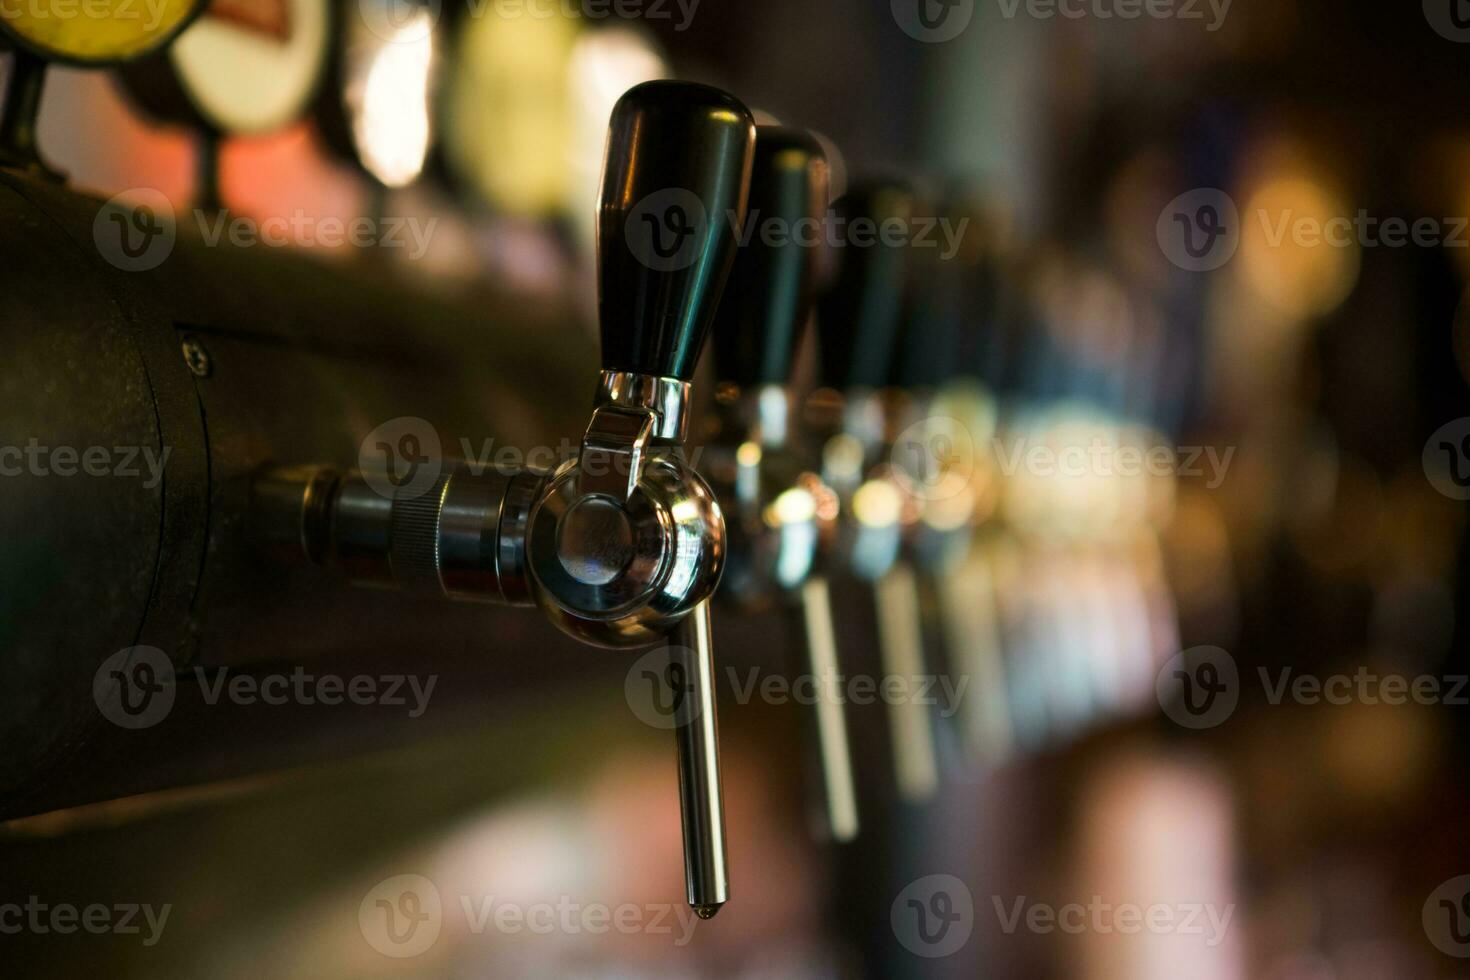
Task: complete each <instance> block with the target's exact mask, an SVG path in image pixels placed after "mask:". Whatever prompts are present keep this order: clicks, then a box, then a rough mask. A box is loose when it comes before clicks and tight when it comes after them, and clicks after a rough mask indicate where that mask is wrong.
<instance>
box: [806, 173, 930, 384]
mask: <svg viewBox="0 0 1470 980" xmlns="http://www.w3.org/2000/svg"><path fill="white" fill-rule="evenodd" d="M916 206H917V205H916V198H915V195H914V192H913V190H912V189H911V188H910V187H909V186H908V185H907V184H904V183H901V182H897V181H882V182H877V183H872V184H867V185H864V186H861V187H857V188H854V189H852V190H850V191H848V193H847V194H846V195H844V196H843V197H842V199H841V200H839V201H838V202H837V204H836V205H834V208H833V210H834V211H835V212H836V220H835V223H834V228H835V229H836V231H838V232H840V234H835V235H834V238H835V239H836V240H837V241H838V243H839V245H838V247H837V248H836V249H835V250H834V251H835V257H836V264H837V274H836V277H835V278H834V280H833V282H832V283H831V286H830V288H829V289H828V290H827V293H826V295H825V296H824V297H823V298H822V304H821V310H820V313H819V319H820V331H821V340H822V357H821V370H822V379H821V380H822V384H823V385H825V386H827V387H829V388H836V389H838V390H839V391H841V390H845V389H848V388H881V387H882V386H883V385H885V384H887V383H888V381H889V378H890V375H891V373H892V370H891V368H892V360H893V346H894V341H895V339H896V335H897V333H898V328H899V324H900V322H901V321H902V319H903V316H904V308H905V304H906V303H907V301H908V295H907V284H908V262H909V252H910V251H911V249H910V247H909V245H908V242H909V241H910V239H911V237H912V236H911V231H912V224H911V220H912V219H913V217H914V215H915V209H916Z"/></svg>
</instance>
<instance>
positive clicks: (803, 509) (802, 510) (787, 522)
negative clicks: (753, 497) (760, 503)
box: [765, 487, 817, 527]
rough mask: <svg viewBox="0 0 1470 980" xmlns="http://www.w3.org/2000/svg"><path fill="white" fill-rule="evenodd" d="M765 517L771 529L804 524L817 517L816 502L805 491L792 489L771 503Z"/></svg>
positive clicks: (797, 488)
mask: <svg viewBox="0 0 1470 980" xmlns="http://www.w3.org/2000/svg"><path fill="white" fill-rule="evenodd" d="M765 516H766V523H767V524H770V525H771V526H772V527H789V526H791V525H793V524H805V523H807V522H809V521H811V520H812V518H814V517H816V516H817V502H816V500H815V499H813V497H812V495H811V494H809V493H807V492H806V491H805V490H802V489H801V488H799V487H792V488H791V489H790V490H787V491H786V492H784V493H782V494H781V495H780V496H778V497H777V498H776V499H775V500H774V501H772V502H771V506H770V507H768V508H766V515H765Z"/></svg>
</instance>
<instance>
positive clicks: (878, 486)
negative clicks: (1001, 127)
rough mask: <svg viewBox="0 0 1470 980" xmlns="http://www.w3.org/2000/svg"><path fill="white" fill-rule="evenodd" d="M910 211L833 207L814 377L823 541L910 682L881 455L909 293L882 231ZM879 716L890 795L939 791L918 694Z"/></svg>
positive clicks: (911, 650) (894, 532)
mask: <svg viewBox="0 0 1470 980" xmlns="http://www.w3.org/2000/svg"><path fill="white" fill-rule="evenodd" d="M918 206H919V205H918V198H917V197H916V195H915V193H914V191H913V190H912V189H911V188H910V187H908V186H907V185H905V184H903V183H899V182H893V181H882V182H876V183H872V184H868V185H865V186H861V187H858V188H854V189H853V190H851V191H849V192H848V194H847V195H846V196H844V197H843V198H842V199H841V200H840V201H838V202H837V205H836V206H835V210H836V212H837V218H838V220H840V221H841V222H843V223H844V226H845V227H846V228H847V229H848V239H849V240H848V242H847V244H846V245H844V246H843V247H842V248H841V249H839V250H838V251H839V252H840V255H839V256H838V268H837V275H836V279H835V282H834V283H833V284H832V287H831V288H830V289H829V290H828V292H827V293H826V295H825V296H824V297H823V299H822V303H821V312H820V322H821V323H820V325H821V330H820V333H821V342H822V356H821V362H822V381H823V384H824V386H825V387H826V389H828V392H829V393H830V394H837V395H840V399H839V400H840V405H841V408H840V422H838V423H837V424H836V425H835V429H836V431H835V433H834V434H833V435H831V436H830V438H828V439H827V441H826V444H825V446H824V447H823V450H822V457H823V459H822V467H823V476H824V478H825V479H826V480H827V482H828V483H829V484H831V485H832V486H833V487H835V488H836V489H837V491H838V493H839V494H840V496H841V498H842V505H843V506H842V513H843V521H842V522H841V526H840V529H839V531H838V533H837V535H836V537H835V540H834V542H833V547H834V549H835V552H836V554H837V555H839V556H840V560H842V561H844V563H845V564H846V565H847V566H848V568H849V570H850V571H851V572H852V574H853V575H854V576H855V577H857V578H858V579H860V580H862V581H864V582H867V583H869V584H870V585H871V587H872V589H873V598H874V603H875V607H876V611H877V617H878V633H879V637H878V639H879V648H880V651H881V654H882V664H883V672H884V674H885V675H887V676H888V677H892V678H898V679H902V680H906V681H910V682H913V681H916V680H917V679H919V678H920V677H922V675H923V674H924V671H925V667H924V653H923V635H922V622H921V620H920V609H919V592H918V586H917V582H916V580H915V577H914V572H913V568H912V566H911V564H910V563H909V562H908V561H906V560H901V557H902V556H901V554H900V547H901V544H902V541H903V526H904V523H905V521H911V520H912V519H913V513H912V501H911V498H910V495H909V494H907V493H906V492H905V489H904V487H903V485H902V482H901V480H900V479H899V477H898V475H897V474H896V473H895V469H894V467H893V466H892V465H891V463H890V462H889V454H890V451H891V444H890V435H891V422H892V421H893V419H892V417H891V416H890V412H889V410H888V409H887V408H886V407H885V397H884V389H885V387H886V386H887V385H888V384H889V382H890V380H891V364H892V358H893V353H894V346H895V343H896V341H897V337H898V333H899V329H900V326H901V324H902V322H903V320H904V317H905V315H906V311H907V310H908V308H909V304H910V300H911V296H910V292H909V276H910V268H909V266H910V261H911V257H910V254H909V253H910V251H911V249H910V248H909V246H908V245H907V243H906V240H905V243H904V244H893V243H892V242H890V241H888V240H887V237H886V235H885V233H884V232H885V229H890V228H892V227H894V226H896V225H902V226H904V227H908V226H909V225H910V224H911V221H912V219H913V218H914V217H915V216H916V213H917V209H918ZM889 722H890V738H891V742H892V750H893V761H894V770H895V774H896V777H897V781H898V788H899V793H900V795H901V796H902V797H903V798H904V799H905V800H907V801H909V802H911V803H919V802H923V801H925V800H927V799H929V798H930V797H932V796H933V794H934V793H935V791H936V790H937V789H938V786H939V765H938V759H937V753H936V749H935V741H934V730H933V722H932V719H931V718H930V717H929V712H928V711H927V709H926V707H925V706H924V705H923V704H921V703H920V702H919V699H918V698H916V697H901V698H898V699H896V701H895V702H894V703H891V704H890V712H889Z"/></svg>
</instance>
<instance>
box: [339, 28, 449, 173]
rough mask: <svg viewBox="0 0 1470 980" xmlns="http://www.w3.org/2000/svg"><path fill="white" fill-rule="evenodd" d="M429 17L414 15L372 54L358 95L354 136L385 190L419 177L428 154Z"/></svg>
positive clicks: (431, 38)
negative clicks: (358, 105)
mask: <svg viewBox="0 0 1470 980" xmlns="http://www.w3.org/2000/svg"><path fill="white" fill-rule="evenodd" d="M431 27H432V23H431V20H430V15H429V11H428V10H426V9H422V10H419V11H418V12H417V13H415V14H414V16H413V17H412V18H410V20H409V21H408V22H407V23H405V24H404V25H403V26H401V27H400V28H398V30H397V31H396V32H395V34H394V37H393V38H392V39H391V40H390V41H388V42H387V43H385V44H382V45H381V46H379V47H378V49H377V50H376V51H375V52H374V54H373V59H372V64H371V65H370V66H369V67H368V70H367V77H366V78H365V79H364V80H363V81H362V83H361V87H360V90H357V91H354V92H352V93H350V94H349V95H348V99H349V101H353V100H360V103H359V104H360V111H359V112H357V113H356V114H355V118H354V119H353V136H354V137H355V138H356V140H357V145H358V148H359V150H360V152H361V156H362V161H363V164H364V166H366V167H367V168H368V170H369V172H371V173H372V174H373V176H375V177H377V178H378V179H379V180H380V181H382V182H383V183H384V184H386V185H388V186H389V187H403V186H405V185H407V184H409V183H412V182H413V181H414V179H415V178H417V177H418V175H419V174H420V173H421V172H423V169H424V160H425V158H426V157H427V156H428V154H429V139H430V131H431V124H430V120H429V72H430V70H431V69H432V67H433V63H434V35H433V31H432V30H431Z"/></svg>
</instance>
